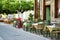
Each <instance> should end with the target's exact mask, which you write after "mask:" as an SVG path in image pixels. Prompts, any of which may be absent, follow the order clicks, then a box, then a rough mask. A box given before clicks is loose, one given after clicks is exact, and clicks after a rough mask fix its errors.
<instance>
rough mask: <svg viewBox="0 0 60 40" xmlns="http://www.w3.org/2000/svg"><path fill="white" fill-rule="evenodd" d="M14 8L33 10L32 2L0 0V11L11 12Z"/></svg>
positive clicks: (14, 10) (21, 10) (22, 10)
mask: <svg viewBox="0 0 60 40" xmlns="http://www.w3.org/2000/svg"><path fill="white" fill-rule="evenodd" d="M16 10H18V11H20V12H24V11H27V10H33V2H31V1H28V2H26V1H25V0H0V13H1V12H6V13H13V12H16Z"/></svg>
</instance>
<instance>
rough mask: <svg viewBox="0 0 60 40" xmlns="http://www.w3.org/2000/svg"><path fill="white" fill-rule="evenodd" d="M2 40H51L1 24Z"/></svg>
mask: <svg viewBox="0 0 60 40" xmlns="http://www.w3.org/2000/svg"><path fill="white" fill-rule="evenodd" d="M0 40H50V39H49V38H45V37H43V36H42V35H40V36H39V35H36V34H32V33H29V32H25V31H23V30H22V28H21V29H17V28H14V27H13V26H12V24H4V23H0Z"/></svg>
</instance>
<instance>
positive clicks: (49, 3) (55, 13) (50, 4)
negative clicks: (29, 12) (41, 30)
mask: <svg viewBox="0 0 60 40" xmlns="http://www.w3.org/2000/svg"><path fill="white" fill-rule="evenodd" d="M36 2H37V0H35V8H37V6H36V4H37V3H36ZM39 2H40V17H41V20H47V21H54V20H55V19H57V18H59V19H60V17H59V16H60V0H39ZM37 10H38V9H35V11H37ZM36 14H37V13H35V15H36Z"/></svg>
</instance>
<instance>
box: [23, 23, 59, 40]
mask: <svg viewBox="0 0 60 40" xmlns="http://www.w3.org/2000/svg"><path fill="white" fill-rule="evenodd" d="M28 23H29V22H26V23H23V30H24V31H27V32H30V33H34V34H37V35H43V36H44V37H47V38H51V39H53V40H54V39H56V40H60V24H57V23H55V24H54V23H53V24H52V23H50V24H49V23H48V22H37V23H34V22H32V23H31V25H30V26H29V25H28Z"/></svg>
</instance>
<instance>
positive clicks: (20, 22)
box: [17, 18, 22, 28]
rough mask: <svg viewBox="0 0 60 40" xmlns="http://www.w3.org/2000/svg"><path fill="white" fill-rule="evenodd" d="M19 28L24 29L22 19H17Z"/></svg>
mask: <svg viewBox="0 0 60 40" xmlns="http://www.w3.org/2000/svg"><path fill="white" fill-rule="evenodd" d="M17 28H22V21H21V18H17Z"/></svg>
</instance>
